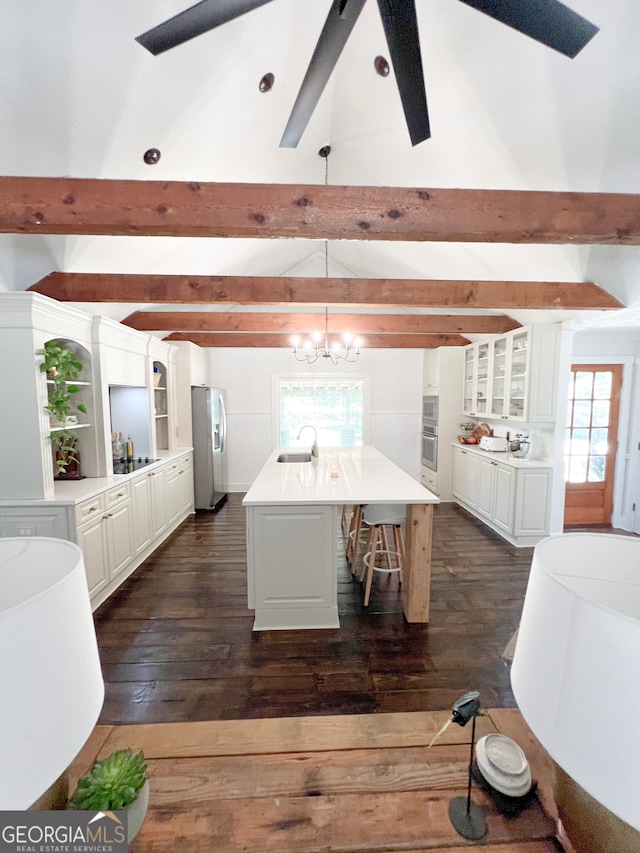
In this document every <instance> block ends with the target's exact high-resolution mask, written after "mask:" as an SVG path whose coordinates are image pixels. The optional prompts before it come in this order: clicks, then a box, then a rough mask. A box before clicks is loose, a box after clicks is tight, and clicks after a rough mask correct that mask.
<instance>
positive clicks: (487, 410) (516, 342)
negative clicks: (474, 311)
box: [463, 323, 560, 423]
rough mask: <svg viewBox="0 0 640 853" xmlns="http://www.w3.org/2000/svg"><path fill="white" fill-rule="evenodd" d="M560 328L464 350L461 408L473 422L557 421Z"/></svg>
mask: <svg viewBox="0 0 640 853" xmlns="http://www.w3.org/2000/svg"><path fill="white" fill-rule="evenodd" d="M559 343H560V326H559V324H552V323H549V324H539V325H534V326H525V327H523V328H521V329H515V330H513V331H511V332H507V334H505V335H501V336H499V337H495V338H493V339H492V340H491V341H489V342H482V343H475V344H470V345H469V346H467V347H465V355H464V372H463V408H464V414H465V415H469V416H470V417H484V418H487V419H497V418H499V419H501V420H509V421H523V422H527V423H535V422H544V423H552V422H553V421H554V420H555V406H556V390H557V376H556V374H557V360H558V348H559Z"/></svg>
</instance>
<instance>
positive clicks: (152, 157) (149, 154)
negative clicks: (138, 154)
mask: <svg viewBox="0 0 640 853" xmlns="http://www.w3.org/2000/svg"><path fill="white" fill-rule="evenodd" d="M160 157H161V154H160V151H159V149H158V148H149V150H148V151H145V152H144V155H143V157H142V159H143V160H144V162H145V163H146V164H147V166H155V164H156V163H157V162H158V160H159V159H160Z"/></svg>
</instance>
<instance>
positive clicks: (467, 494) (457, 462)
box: [451, 447, 478, 507]
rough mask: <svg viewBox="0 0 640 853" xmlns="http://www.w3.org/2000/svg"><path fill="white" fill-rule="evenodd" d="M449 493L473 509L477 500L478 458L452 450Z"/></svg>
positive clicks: (460, 450)
mask: <svg viewBox="0 0 640 853" xmlns="http://www.w3.org/2000/svg"><path fill="white" fill-rule="evenodd" d="M451 491H452V492H453V494H454V495H455V497H457V498H459V499H460V500H461V501H463V502H464V503H465V504H466V505H468V506H472V507H475V505H476V503H477V499H478V457H477V456H475V455H474V454H472V453H470V452H468V451H466V450H463V449H462V448H458V447H454V448H453V484H452V489H451Z"/></svg>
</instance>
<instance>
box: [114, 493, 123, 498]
mask: <svg viewBox="0 0 640 853" xmlns="http://www.w3.org/2000/svg"><path fill="white" fill-rule="evenodd" d="M116 497H117V498H123V497H124V492H118V494H117V495H116Z"/></svg>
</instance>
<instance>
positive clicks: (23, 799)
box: [0, 537, 104, 810]
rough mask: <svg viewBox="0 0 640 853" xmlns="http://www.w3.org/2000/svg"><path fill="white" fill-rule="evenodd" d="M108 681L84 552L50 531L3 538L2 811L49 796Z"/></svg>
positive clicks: (87, 730) (41, 804)
mask: <svg viewBox="0 0 640 853" xmlns="http://www.w3.org/2000/svg"><path fill="white" fill-rule="evenodd" d="M103 699H104V683H103V680H102V673H101V669H100V659H99V657H98V647H97V642H96V635H95V628H94V624H93V618H92V615H91V606H90V603H89V594H88V591H87V580H86V576H85V570H84V562H83V559H82V551H81V550H80V548H79V547H78V546H77V545H74V544H73V543H72V542H66V541H64V540H62V539H49V538H40V537H34V538H28V537H19V538H7V539H0V755H1V756H2V761H0V810H25V809H28V808H30V807H34V805H35V807H37V808H52V807H64V805H65V803H66V790H64V784H62V785H58V791H59V793H60V796H59V802H56V803H54V802H53V801H52V800H50V799H43V800H41V799H40V798H41V797H42V795H43V794H44V793H45V792H46V791H47V790H48V789H50V788H51V786H54V785H55V783H56V782H57V781H58V780H59V779H60V777H61V776H62V777H63V778H64V773H65V771H66V769H67V767H68V766H69V764H70V763H71V762H72V761H73V759H74V758H75V757H76V755H77V754H78V752H79V751H80V749H81V748H82V746H83V745H84V743H85V741H86V739H87V738H88V736H89V735H90V734H91V732H92V730H93V727H94V726H95V723H96V721H97V719H98V715H99V714H100V709H101V708H102V702H103Z"/></svg>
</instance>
